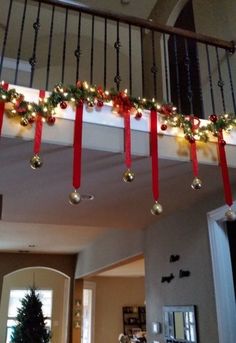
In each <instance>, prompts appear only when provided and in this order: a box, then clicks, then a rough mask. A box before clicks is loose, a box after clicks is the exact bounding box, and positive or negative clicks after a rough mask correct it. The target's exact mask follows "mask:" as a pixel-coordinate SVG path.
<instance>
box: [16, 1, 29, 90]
mask: <svg viewBox="0 0 236 343" xmlns="http://www.w3.org/2000/svg"><path fill="white" fill-rule="evenodd" d="M26 8H27V0H25V3H24V9H23V14H22V21H21V28H20V39H19V44H18V51H17V59H16V71H15V80H14V84H15V85H16V84H17V80H18V70H19V64H20V56H21V46H22V39H23V32H24V26H25V14H26Z"/></svg>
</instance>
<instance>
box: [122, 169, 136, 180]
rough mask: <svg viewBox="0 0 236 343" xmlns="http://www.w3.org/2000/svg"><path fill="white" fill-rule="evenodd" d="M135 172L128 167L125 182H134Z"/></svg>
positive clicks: (124, 175) (124, 176)
mask: <svg viewBox="0 0 236 343" xmlns="http://www.w3.org/2000/svg"><path fill="white" fill-rule="evenodd" d="M134 178H135V174H134V172H132V170H130V169H128V170H126V172H124V174H123V181H124V182H132V181H134Z"/></svg>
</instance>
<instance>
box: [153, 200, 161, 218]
mask: <svg viewBox="0 0 236 343" xmlns="http://www.w3.org/2000/svg"><path fill="white" fill-rule="evenodd" d="M162 212H163V208H162V205H161V204H160V203H159V202H158V201H156V202H155V204H154V205H153V206H152V208H151V214H153V215H154V216H158V215H159V214H161V213H162Z"/></svg>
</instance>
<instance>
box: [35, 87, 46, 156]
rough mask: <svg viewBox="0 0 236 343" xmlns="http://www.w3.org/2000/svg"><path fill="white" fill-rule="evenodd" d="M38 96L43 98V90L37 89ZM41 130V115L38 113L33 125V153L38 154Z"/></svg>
mask: <svg viewBox="0 0 236 343" xmlns="http://www.w3.org/2000/svg"><path fill="white" fill-rule="evenodd" d="M39 98H40V99H44V98H45V91H44V90H40V91H39ZM42 130H43V122H42V117H41V116H40V115H37V117H36V125H35V135H34V153H35V154H38V153H39V151H40V147H41V142H42Z"/></svg>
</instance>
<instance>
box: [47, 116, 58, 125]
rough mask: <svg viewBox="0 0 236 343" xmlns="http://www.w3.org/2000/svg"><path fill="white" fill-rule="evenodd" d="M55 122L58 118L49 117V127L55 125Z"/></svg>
mask: <svg viewBox="0 0 236 343" xmlns="http://www.w3.org/2000/svg"><path fill="white" fill-rule="evenodd" d="M55 121H56V118H55V117H54V116H49V117H47V123H48V124H49V125H53V124H54V123H55Z"/></svg>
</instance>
